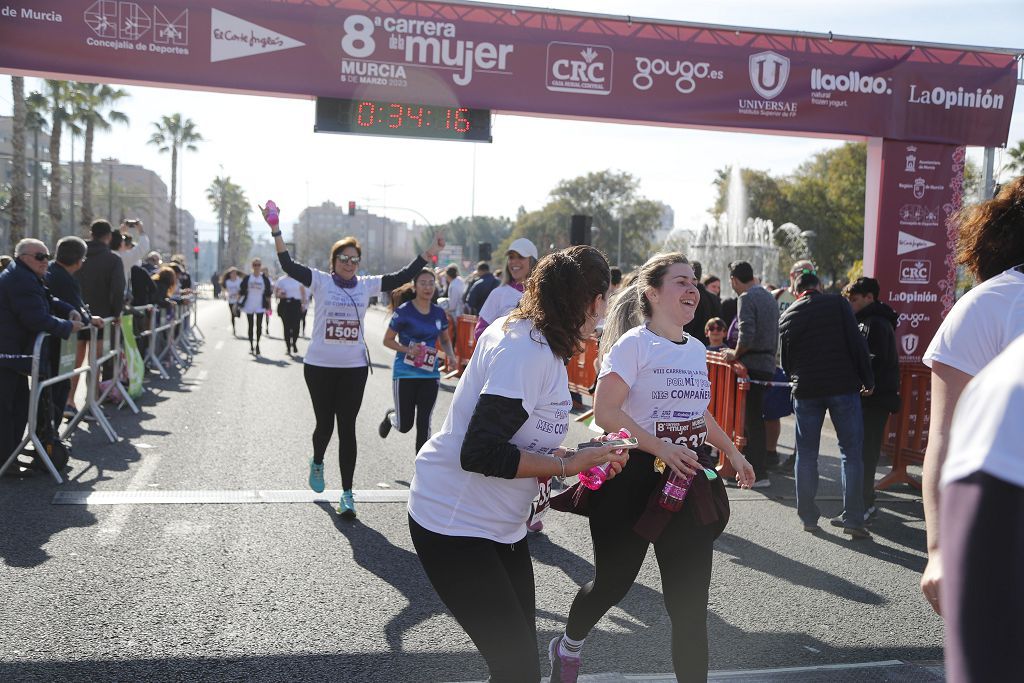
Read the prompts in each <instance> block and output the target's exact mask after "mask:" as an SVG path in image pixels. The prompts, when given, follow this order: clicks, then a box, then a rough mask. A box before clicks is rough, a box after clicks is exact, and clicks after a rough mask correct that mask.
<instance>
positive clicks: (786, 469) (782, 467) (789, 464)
mask: <svg viewBox="0 0 1024 683" xmlns="http://www.w3.org/2000/svg"><path fill="white" fill-rule="evenodd" d="M795 469H796V456H795V455H791V456H789V457H788V458H786V461H785V462H783V463H782V464H779V465H776V466H775V468H774V470H775V471H776V472H778V473H779V474H793V470H795Z"/></svg>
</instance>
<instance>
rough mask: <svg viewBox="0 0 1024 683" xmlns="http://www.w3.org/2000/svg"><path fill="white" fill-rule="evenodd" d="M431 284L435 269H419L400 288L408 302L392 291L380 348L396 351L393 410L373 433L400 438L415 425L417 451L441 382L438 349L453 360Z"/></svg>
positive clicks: (427, 434) (445, 321)
mask: <svg viewBox="0 0 1024 683" xmlns="http://www.w3.org/2000/svg"><path fill="white" fill-rule="evenodd" d="M434 283H435V279H434V271H432V270H430V269H429V268H424V269H423V270H421V271H420V272H419V273H417V275H416V279H415V280H413V281H412V283H411V284H407V285H405V286H404V287H402V288H401V289H402V290H404V292H402V294H404V293H407V295H408V299H407V300H405V301H404V302H403V301H401V299H403V298H405V297H403V296H402V294H400V293H399V291H398V290H396V292H394V293H393V294H392V307H391V308H392V311H394V312H393V313H392V315H391V322H390V324H389V325H388V330H387V332H385V333H384V346H386V347H387V348H389V349H391V350H392V351H395V364H394V369H393V370H392V375H391V376H392V378H393V379H394V393H395V407H394V408H391V409H389V410H388V411H387V412H386V413H385V414H384V420H383V421H382V422H381V423H380V427H379V429H378V432H379V433H380V437H381V438H382V439H385V438H387V436H388V433H390V432H391V428H392V427H394V428H395V429H397V430H398V431H400V432H402V433H403V434H405V433H406V432H408V431H409V430H410V429H412V426H413V424H414V423H415V425H416V452H417V453H419V451H420V448H422V447H423V444H425V443H426V442H427V439H428V438H429V437H430V416H431V414H432V413H433V412H434V403H435V402H436V401H437V388H438V385H439V384H440V383H441V373H440V370H439V367H438V366H439V359H438V357H437V351H438V347H440V348H441V349H442V350H443V351H444V353H445V356H447V357H448V358H454V357H455V351H454V350H452V342H451V338H450V337H449V336H448V314H447V313H445V311H444V309H443V308H441V307H440V306H438V305H437V304H434V303H433V302H432V300H433V297H434V291H435V289H436V287H435V284H434ZM396 294H397V295H398V296H395V295H396ZM396 299H397V300H396Z"/></svg>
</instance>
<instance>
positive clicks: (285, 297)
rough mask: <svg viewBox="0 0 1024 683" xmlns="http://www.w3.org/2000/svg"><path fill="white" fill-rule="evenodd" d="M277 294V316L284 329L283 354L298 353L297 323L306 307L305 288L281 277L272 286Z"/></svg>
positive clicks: (292, 279) (290, 277)
mask: <svg viewBox="0 0 1024 683" xmlns="http://www.w3.org/2000/svg"><path fill="white" fill-rule="evenodd" d="M274 291H275V293H276V294H277V315H278V317H279V318H281V325H282V327H283V329H284V346H285V353H289V354H291V353H296V354H297V353H298V352H299V347H298V345H297V342H298V339H299V322H300V320H301V319H302V308H303V306H305V305H306V288H305V287H303V286H302V283H300V282H299V281H298V280H296V279H295V278H293V277H292V276H291V275H287V274H285V275H282V276H281V277H279V278H277V283H276V284H275V285H274Z"/></svg>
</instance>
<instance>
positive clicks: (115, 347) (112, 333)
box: [29, 317, 139, 443]
mask: <svg viewBox="0 0 1024 683" xmlns="http://www.w3.org/2000/svg"><path fill="white" fill-rule="evenodd" d="M115 320H116V321H117V323H120V318H113V317H111V318H104V319H103V332H104V333H103V337H104V341H105V342H106V346H105V348H106V352H105V353H104V354H103V355H102V356H98V355H97V353H96V346H97V342H98V341H99V330H98V329H97V328H96V327H95V326H93V325H89V363H88V365H84V366H82V367H84V368H86V369H87V370H88V372H89V379H88V386H87V388H86V399H85V403H84V404H83V405H82V407H81V408H79V409H78V412H77V413H75V416H74V417H73V418H71V421H70V422H68V424H67V426H66V427H65V428H64V433H63V434H61V438H67V436H68V435H69V434H70V433H71V432H73V431H74V429H75V427H77V426H78V423H79V422H81V421H82V418H84V417H85V413H86V411H89V413H90V414H91V415H92V416H93V417H94V418H95V419H96V422H97V424H99V426H100V427H101V428H102V429H103V431H104V432H105V433H106V435H107V439H108V440H109V441H110V443H116V442H117V432H115V431H114V428H113V427H112V426H111V425H110V421H109V420H108V419H107V416H106V415H105V414H104V413H103V411H102V410H100V404H101V403H102V402H103V401H104V400H105V399H106V398H107V396H109V395H110V392H111V391H113V390H114V388H115V387H117V389H118V391H120V392H121V396H122V397H123V398H124V399H125V402H126V403H128V405H129V406H131V409H132V411H133V412H134V413H138V412H139V407H138V406H137V405H135V402H134V401H132V399H131V397H130V396H128V390H127V389H125V387H124V385H123V384H121V365H122V361H121V325H120V324H116V323H115ZM111 341H112V342H113V343H110V342H111ZM108 360H113V361H114V375H113V381H112V382H111V383H110V385H109V386H108V387H107V388H106V390H105V391H104V392H103V393H102V394H100V393H99V383H100V379H99V375H100V369H101V368H102V367H103V364H104V363H106V362H107V361H108ZM32 362H33V364H34V363H35V362H36V359H35V358H34V357H33V359H32ZM33 383H34V382H33ZM33 408H35V409H38V404H37V402H35V403H33ZM29 424H30V425H35V422H31V421H30V422H29Z"/></svg>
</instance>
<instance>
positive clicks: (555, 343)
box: [409, 246, 626, 683]
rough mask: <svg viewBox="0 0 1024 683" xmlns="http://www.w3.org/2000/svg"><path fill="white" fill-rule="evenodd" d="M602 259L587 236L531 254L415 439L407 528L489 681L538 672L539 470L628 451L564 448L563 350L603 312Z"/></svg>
mask: <svg viewBox="0 0 1024 683" xmlns="http://www.w3.org/2000/svg"><path fill="white" fill-rule="evenodd" d="M608 282H609V272H608V263H607V262H606V261H605V259H604V257H603V256H601V254H600V252H598V251H597V250H596V249H593V248H592V247H586V246H578V247H572V248H570V249H566V250H564V251H560V252H556V253H554V254H551V255H549V256H546V257H545V258H544V259H542V260H541V261H540V263H538V264H537V268H536V270H535V272H534V274H533V276H532V277H531V278H530V280H529V282H528V284H527V286H526V292H525V293H524V295H523V300H522V302H521V303H520V305H519V307H518V308H517V309H516V310H515V311H513V312H512V313H511V314H510V315H509V316H508V317H502V318H498V319H497V320H495V321H494V323H493V324H492V325H491V326H490V327H488V328H487V330H486V331H485V332H484V334H483V335H482V336H481V337H480V341H479V342H478V343H477V346H476V349H475V350H474V352H473V357H472V359H471V360H470V362H469V366H468V367H467V368H466V372H465V374H464V375H463V376H462V379H461V380H460V381H459V385H458V388H457V389H456V391H455V397H454V399H453V401H452V405H451V409H450V410H449V412H448V416H447V417H446V418H445V421H444V425H443V426H442V427H441V430H440V431H439V432H438V433H436V434H434V435H433V436H432V437H431V438H430V440H429V441H427V443H426V445H424V446H423V448H422V449H420V452H419V455H418V456H417V458H416V475H415V477H414V478H413V480H412V488H411V490H410V492H409V529H410V533H411V535H412V541H413V545H414V546H415V547H416V554H417V555H418V556H419V558H420V562H422V563H423V568H424V570H426V573H427V577H428V578H429V579H430V583H431V584H432V585H433V586H434V589H435V590H436V591H437V594H438V596H439V597H440V598H441V600H442V601H443V602H444V603H445V605H447V607H448V609H449V610H451V612H452V615H453V616H454V617H455V619H456V620H457V621H458V622H459V624H460V625H461V626H462V628H464V629H465V630H466V633H468V634H469V636H470V638H472V639H473V642H474V643H475V644H476V647H477V649H478V650H479V651H480V654H481V655H483V657H484V659H485V660H486V662H487V666H488V668H489V670H490V675H491V678H490V680H491V681H495V682H497V681H515V682H516V683H520V682H522V681H539V680H540V663H539V662H538V660H537V626H536V619H535V611H536V604H535V594H534V582H533V565H532V563H531V560H530V551H529V546H528V543H527V540H526V518H527V516H528V515H529V513H530V503H531V502H532V500H533V497H534V495H535V494H536V493H537V479H538V478H543V479H547V478H550V477H554V476H562V477H565V476H571V475H574V474H578V473H579V472H581V471H583V470H585V469H589V468H591V467H593V466H596V465H598V464H601V463H604V462H609V461H610V462H611V463H612V466H611V470H610V474H611V475H614V474H615V473H616V472H618V471H619V470H620V469H621V466H622V464H623V463H624V462H625V460H626V455H625V454H624V453H623V454H618V453H615V452H614V451H612V450H611V448H610V447H608V446H598V447H593V448H587V449H584V450H580V451H573V450H567V449H564V448H562V440H563V439H564V438H565V434H566V431H567V429H568V424H569V423H568V420H569V409H570V407H571V401H570V398H569V386H568V384H569V382H568V377H567V375H566V371H565V364H566V361H568V359H569V358H570V357H571V356H572V355H573V354H574V353H575V352H576V351H577V349H578V348H579V347H580V346H581V344H582V342H583V340H584V339H586V337H587V336H589V335H590V334H592V333H593V330H594V327H595V326H596V324H597V321H598V319H599V318H600V317H601V316H602V314H603V313H604V307H605V295H606V294H607V292H608Z"/></svg>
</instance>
